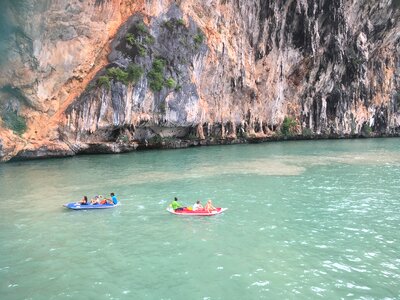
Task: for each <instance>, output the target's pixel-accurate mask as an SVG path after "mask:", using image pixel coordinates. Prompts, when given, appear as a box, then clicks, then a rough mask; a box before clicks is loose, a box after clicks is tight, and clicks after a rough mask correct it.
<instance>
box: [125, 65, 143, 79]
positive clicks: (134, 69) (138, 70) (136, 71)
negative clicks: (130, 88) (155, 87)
mask: <svg viewBox="0 0 400 300" xmlns="http://www.w3.org/2000/svg"><path fill="white" fill-rule="evenodd" d="M127 73H128V77H127V80H128V82H134V83H136V82H138V81H139V79H140V77H142V75H143V69H142V67H141V66H138V65H136V64H130V65H129V66H128V68H127Z"/></svg>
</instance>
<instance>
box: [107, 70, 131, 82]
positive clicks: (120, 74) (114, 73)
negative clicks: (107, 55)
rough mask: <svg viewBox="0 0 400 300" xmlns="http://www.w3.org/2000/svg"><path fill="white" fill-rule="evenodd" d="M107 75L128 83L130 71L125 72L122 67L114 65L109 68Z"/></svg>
mask: <svg viewBox="0 0 400 300" xmlns="http://www.w3.org/2000/svg"><path fill="white" fill-rule="evenodd" d="M107 76H108V77H110V78H113V79H114V80H117V81H121V82H123V83H125V84H126V83H128V72H125V71H124V70H122V69H120V68H116V67H113V68H110V69H108V70H107Z"/></svg>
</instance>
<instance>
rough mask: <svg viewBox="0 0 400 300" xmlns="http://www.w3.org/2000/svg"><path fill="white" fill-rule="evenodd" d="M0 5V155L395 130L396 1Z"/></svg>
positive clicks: (399, 72)
mask: <svg viewBox="0 0 400 300" xmlns="http://www.w3.org/2000/svg"><path fill="white" fill-rule="evenodd" d="M3 2H4V7H3V10H2V12H1V14H2V16H1V18H0V20H1V21H0V25H1V31H0V51H1V54H2V55H1V57H0V66H1V69H0V70H1V71H0V88H1V90H0V119H1V120H0V159H2V160H8V159H10V158H12V157H17V158H18V157H20V158H34V157H49V156H65V155H74V154H77V153H83V152H86V153H94V152H121V151H130V150H133V149H137V148H146V147H147V148H151V147H187V146H190V145H199V144H218V143H235V142H236V143H237V142H247V141H263V140H268V139H280V138H320V137H322V138H324V137H352V136H382V135H384V136H390V135H391V136H398V135H399V133H400V113H399V106H400V21H399V20H400V18H399V15H400V5H399V1H397V0H382V1H370V0H355V1H343V0H329V1H328V0H286V1H283V0H282V1H270V0H257V1H256V0H254V1H239V0H202V1H200V0H181V1H168V0H157V1H152V0H146V1H144V0H143V1H128V0H126V1H116V0H92V1H82V0H75V1H67V0H41V1H39V0H25V1H22V0H18V1H11V0H8V1H3Z"/></svg>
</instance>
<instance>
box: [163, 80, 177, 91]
mask: <svg viewBox="0 0 400 300" xmlns="http://www.w3.org/2000/svg"><path fill="white" fill-rule="evenodd" d="M165 85H166V86H167V87H168V88H170V89H173V88H174V87H175V86H176V81H175V80H173V79H172V78H168V79H167V80H166V81H165Z"/></svg>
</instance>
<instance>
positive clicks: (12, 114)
mask: <svg viewBox="0 0 400 300" xmlns="http://www.w3.org/2000/svg"><path fill="white" fill-rule="evenodd" d="M1 118H2V119H3V122H4V125H5V127H7V128H9V129H11V130H12V131H14V132H15V133H16V134H18V135H21V134H23V133H24V132H25V131H26V128H27V127H26V121H25V118H24V117H23V116H20V115H18V113H17V112H16V111H5V112H3V113H2V115H1Z"/></svg>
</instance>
